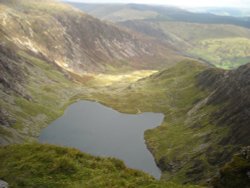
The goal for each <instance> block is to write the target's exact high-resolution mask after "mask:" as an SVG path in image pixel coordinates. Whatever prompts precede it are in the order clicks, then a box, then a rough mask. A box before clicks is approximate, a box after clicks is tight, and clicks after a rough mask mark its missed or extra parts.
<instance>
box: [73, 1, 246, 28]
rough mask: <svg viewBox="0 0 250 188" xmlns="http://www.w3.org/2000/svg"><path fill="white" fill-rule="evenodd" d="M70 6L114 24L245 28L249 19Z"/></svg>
mask: <svg viewBox="0 0 250 188" xmlns="http://www.w3.org/2000/svg"><path fill="white" fill-rule="evenodd" d="M70 4H72V5H73V6H75V7H77V8H79V9H81V10H83V11H85V12H87V13H89V14H91V15H93V16H96V17H98V18H100V19H104V20H110V21H115V22H118V21H125V20H135V19H150V20H157V21H161V20H171V21H181V22H191V23H206V24H230V25H237V26H242V27H247V28H249V27H250V19H249V18H248V17H246V18H240V17H238V18H237V17H230V16H219V15H214V14H210V13H194V12H189V11H186V10H184V9H180V8H176V7H167V6H153V5H142V4H85V3H70ZM131 14H132V15H131Z"/></svg>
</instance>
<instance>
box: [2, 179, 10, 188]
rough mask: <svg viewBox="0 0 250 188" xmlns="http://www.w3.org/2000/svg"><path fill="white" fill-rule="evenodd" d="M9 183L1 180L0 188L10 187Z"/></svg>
mask: <svg viewBox="0 0 250 188" xmlns="http://www.w3.org/2000/svg"><path fill="white" fill-rule="evenodd" d="M8 187H9V184H8V183H7V182H5V181H3V180H0V188H8Z"/></svg>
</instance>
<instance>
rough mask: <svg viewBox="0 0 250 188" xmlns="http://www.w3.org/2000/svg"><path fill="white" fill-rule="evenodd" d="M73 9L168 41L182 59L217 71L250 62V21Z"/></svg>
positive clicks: (135, 9)
mask: <svg viewBox="0 0 250 188" xmlns="http://www.w3.org/2000/svg"><path fill="white" fill-rule="evenodd" d="M73 5H74V6H75V7H78V8H79V9H82V10H84V11H86V12H88V13H90V14H92V15H94V16H97V17H99V18H101V19H104V20H109V21H113V22H116V23H117V24H119V25H120V26H123V27H126V28H129V29H130V30H132V31H136V32H139V33H143V34H145V35H147V36H150V37H153V38H157V39H159V40H161V41H164V42H165V43H166V44H168V45H170V46H172V47H173V48H175V49H176V50H178V51H179V53H180V54H182V55H186V56H189V57H193V58H196V59H199V60H203V61H205V62H207V63H210V64H213V65H215V66H217V67H221V68H224V69H232V68H236V67H238V66H240V65H243V64H246V63H248V62H250V58H249V57H250V56H249V54H250V51H249V49H248V46H249V45H248V41H249V39H250V29H249V26H250V22H249V20H248V18H242V17H241V18H236V17H229V16H216V15H213V14H208V13H192V12H188V11H186V10H183V9H179V8H175V7H164V6H161V7H160V6H149V5H137V4H127V5H119V4H109V5H102V6H101V5H98V4H83V3H73ZM218 44H220V45H218Z"/></svg>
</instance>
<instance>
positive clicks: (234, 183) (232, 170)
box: [212, 146, 250, 188]
mask: <svg viewBox="0 0 250 188" xmlns="http://www.w3.org/2000/svg"><path fill="white" fill-rule="evenodd" d="M212 185H213V187H214V188H224V187H227V188H235V187H241V188H249V187H250V146H247V147H244V148H242V149H241V151H240V152H239V153H237V154H236V155H235V156H234V157H233V159H232V160H231V161H230V162H229V163H227V164H226V165H225V166H224V167H222V168H221V169H220V172H219V175H218V176H216V177H214V178H213V179H212Z"/></svg>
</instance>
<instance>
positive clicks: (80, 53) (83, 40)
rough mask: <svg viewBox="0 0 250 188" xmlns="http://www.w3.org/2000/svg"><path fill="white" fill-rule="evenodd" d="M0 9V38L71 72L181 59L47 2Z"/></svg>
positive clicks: (8, 3)
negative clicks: (41, 55) (40, 55)
mask: <svg viewBox="0 0 250 188" xmlns="http://www.w3.org/2000/svg"><path fill="white" fill-rule="evenodd" d="M0 9H1V15H2V16H1V18H0V19H1V20H0V25H1V30H0V33H1V38H3V39H4V40H5V41H6V42H12V43H14V44H15V45H17V46H18V47H20V48H23V49H27V50H31V51H33V52H34V53H37V54H43V55H44V56H45V57H48V58H49V59H50V60H52V61H55V63H57V64H58V65H60V66H61V67H63V68H65V69H67V70H69V71H72V72H75V73H80V74H82V73H84V72H105V71H111V70H113V69H116V68H117V67H119V68H120V70H121V68H124V69H142V68H150V67H157V66H158V67H159V66H160V65H163V64H164V63H165V64H166V63H169V64H171V63H174V62H177V61H178V60H180V59H181V57H179V56H178V55H177V53H176V52H174V51H173V50H172V49H171V48H170V47H167V46H163V45H160V44H157V43H156V42H155V41H153V40H151V39H148V38H145V37H141V36H138V35H136V34H134V33H131V32H127V31H124V30H122V29H120V28H117V27H116V26H114V25H111V24H107V23H104V22H101V21H99V20H98V19H95V18H93V17H91V16H88V15H86V14H84V13H82V12H81V11H78V10H75V9H73V8H72V7H70V6H68V5H64V4H61V3H57V2H55V1H53V0H51V1H38V0H35V1H30V0H21V1H17V0H12V1H7V0H4V1H1V3H0ZM124 69H123V70H124Z"/></svg>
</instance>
